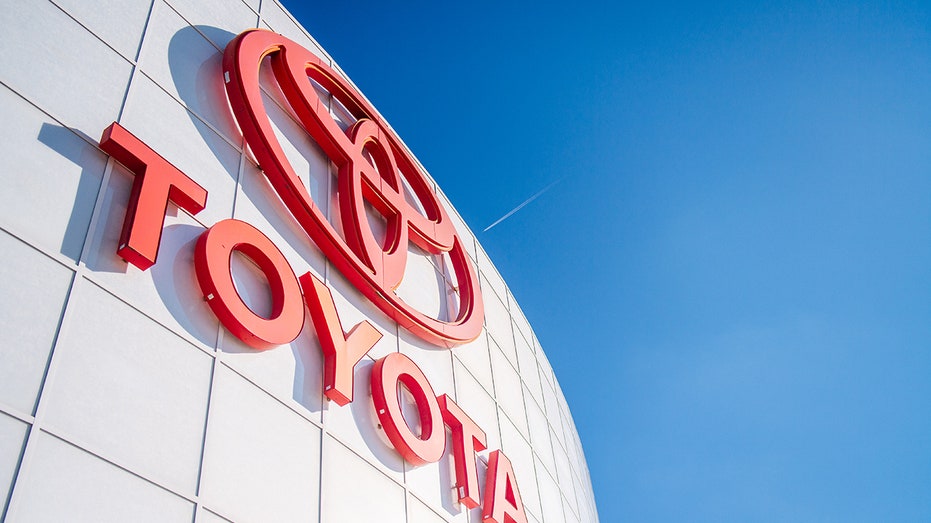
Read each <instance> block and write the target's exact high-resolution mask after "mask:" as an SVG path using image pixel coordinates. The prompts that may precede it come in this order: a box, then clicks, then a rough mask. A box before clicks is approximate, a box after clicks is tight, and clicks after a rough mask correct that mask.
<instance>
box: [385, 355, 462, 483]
mask: <svg viewBox="0 0 931 523" xmlns="http://www.w3.org/2000/svg"><path fill="white" fill-rule="evenodd" d="M402 383H403V384H404V385H405V386H407V390H409V391H410V393H411V395H413V396H414V401H416V402H417V412H418V413H419V414H420V436H419V437H418V436H417V435H416V434H414V433H413V432H412V431H411V428H410V427H409V426H408V424H407V421H406V420H405V419H404V414H403V413H402V412H401V403H400V400H399V398H398V386H399V385H400V384H402ZM372 399H373V400H374V402H375V411H376V412H377V413H378V420H379V421H380V422H381V424H382V426H383V427H384V428H385V433H386V434H387V435H388V440H390V441H391V444H392V445H394V448H395V450H397V451H398V452H399V453H400V454H401V456H403V457H404V459H406V460H407V461H408V463H411V464H413V465H424V464H426V463H433V462H435V461H438V460H439V459H440V457H441V456H442V455H443V451H445V450H446V431H444V430H443V418H442V414H441V413H440V404H439V403H438V402H437V401H436V395H435V394H434V393H433V387H431V386H430V382H429V381H427V377H426V376H424V375H423V371H421V370H420V367H418V366H417V364H416V363H414V362H413V360H411V359H410V358H408V357H407V356H405V355H403V354H401V353H400V352H392V353H391V354H389V355H387V356H385V357H384V358H382V359H380V360H378V361H376V362H375V368H374V369H372Z"/></svg>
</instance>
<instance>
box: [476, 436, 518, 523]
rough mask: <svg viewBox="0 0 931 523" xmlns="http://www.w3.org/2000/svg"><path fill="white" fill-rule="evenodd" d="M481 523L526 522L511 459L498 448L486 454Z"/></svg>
mask: <svg viewBox="0 0 931 523" xmlns="http://www.w3.org/2000/svg"><path fill="white" fill-rule="evenodd" d="M482 523H527V515H526V514H525V513H524V504H523V502H521V500H520V492H519V491H518V490H517V480H516V479H514V469H513V468H511V460H509V459H508V458H507V456H505V455H504V453H503V452H501V451H500V450H495V451H492V452H491V454H489V455H488V475H487V476H486V478H485V508H484V509H483V510H482Z"/></svg>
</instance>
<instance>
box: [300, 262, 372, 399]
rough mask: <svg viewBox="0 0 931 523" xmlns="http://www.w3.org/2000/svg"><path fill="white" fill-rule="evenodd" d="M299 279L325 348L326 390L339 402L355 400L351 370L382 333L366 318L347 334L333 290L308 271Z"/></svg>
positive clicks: (327, 395) (321, 346)
mask: <svg viewBox="0 0 931 523" xmlns="http://www.w3.org/2000/svg"><path fill="white" fill-rule="evenodd" d="M300 279H301V287H303V288H304V302H305V303H306V304H307V309H308V310H309V311H310V318H311V319H312V320H313V322H314V329H315V330H316V331H317V339H318V340H320V348H321V349H323V362H324V365H323V367H324V371H323V392H324V394H326V397H328V398H330V399H331V400H333V401H335V402H336V403H337V404H339V405H346V404H347V403H350V402H351V401H352V381H353V377H352V369H354V368H355V366H356V363H359V360H361V359H362V357H363V356H365V354H366V353H367V352H368V351H369V350H371V349H372V347H374V346H375V344H376V343H378V340H380V339H381V336H382V335H381V333H380V332H378V330H376V329H375V327H374V326H373V325H372V324H371V323H369V322H367V321H363V322H362V323H359V324H358V325H356V326H355V327H353V328H352V330H350V331H349V334H344V333H343V327H342V325H343V324H342V323H340V321H339V315H338V314H337V313H336V305H334V304H333V295H332V294H330V289H329V288H327V286H326V284H324V283H323V282H322V281H320V280H319V279H318V278H317V277H316V276H314V275H313V274H311V273H309V272H308V273H307V274H305V275H303V276H301V278H300Z"/></svg>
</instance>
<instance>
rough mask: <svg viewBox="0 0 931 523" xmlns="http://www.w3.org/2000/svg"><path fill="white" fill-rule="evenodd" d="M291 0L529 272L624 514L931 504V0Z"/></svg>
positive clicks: (529, 291) (883, 512) (603, 506)
mask: <svg viewBox="0 0 931 523" xmlns="http://www.w3.org/2000/svg"><path fill="white" fill-rule="evenodd" d="M286 4H287V6H288V8H289V9H290V10H291V11H292V13H294V14H295V16H296V17H298V18H299V20H300V21H301V23H302V24H303V25H304V26H305V27H306V28H307V29H308V30H309V31H310V32H311V34H313V35H314V36H315V37H316V38H317V40H318V41H319V42H320V43H321V44H322V45H323V46H324V47H325V48H326V49H327V51H328V52H330V53H331V55H332V56H333V57H334V59H335V60H336V61H337V62H338V63H339V64H340V66H341V67H342V68H343V69H344V70H345V71H346V72H347V73H348V74H349V76H350V77H351V78H352V79H353V80H354V81H355V83H356V84H357V85H358V86H359V87H360V89H361V90H362V91H363V92H364V93H365V94H366V96H368V98H369V99H370V100H372V102H373V103H374V105H375V106H376V107H377V108H378V109H379V110H380V111H381V112H382V114H383V115H385V117H386V118H387V119H388V121H389V122H390V123H391V124H392V126H393V127H394V128H395V129H396V130H397V131H398V134H399V135H400V136H401V137H402V138H403V139H404V140H405V142H406V143H407V144H408V145H409V146H410V147H411V149H412V150H413V151H414V154H415V155H417V157H418V158H419V159H420V160H421V161H422V162H423V164H424V165H425V166H426V167H427V169H428V170H429V171H430V173H431V175H432V176H433V177H434V178H435V179H436V180H437V181H438V182H439V184H440V185H441V187H443V189H444V190H445V192H446V193H447V194H448V195H449V196H450V198H451V199H452V201H453V203H454V205H455V206H456V207H457V209H458V210H459V211H460V213H461V214H462V215H463V217H464V218H465V219H466V221H467V222H468V223H469V225H470V226H471V228H472V229H473V231H475V232H476V234H477V235H478V238H479V240H480V241H481V242H482V244H483V245H484V247H485V249H486V250H487V251H488V253H489V254H490V256H491V257H492V259H493V261H494V262H495V264H496V265H497V266H498V268H499V270H500V271H501V273H502V275H503V276H504V278H505V279H506V281H507V282H508V284H509V286H510V287H511V289H512V291H513V293H514V295H515V296H516V297H517V300H518V301H519V303H520V304H521V306H522V308H523V309H524V311H525V312H526V315H527V316H528V318H529V320H530V322H531V324H532V325H533V326H534V329H535V331H536V333H537V335H538V336H539V338H540V340H541V343H542V345H543V348H544V350H545V351H546V354H547V356H548V357H549V359H550V360H551V362H552V364H553V367H554V368H555V372H556V375H557V378H558V379H559V382H560V384H561V385H562V388H563V391H564V392H565V394H566V397H567V399H568V401H569V404H570V407H571V409H572V413H573V415H574V418H575V421H576V424H577V425H578V428H579V430H580V433H581V438H582V442H583V445H584V448H585V452H586V457H587V459H588V465H589V468H590V470H591V474H592V480H593V483H594V488H595V495H596V501H597V504H598V509H599V514H600V517H601V520H602V521H603V522H614V521H779V522H782V521H843V522H848V521H931V3H927V2H925V3H919V2H914V3H899V2H871V3H865V2H863V3H852V2H851V3H834V2H810V3H797V4H788V3H774V2H768V3H767V5H765V6H758V5H756V4H757V3H756V2H746V3H744V2H739V3H734V4H716V5H713V6H707V5H702V4H681V3H675V2H672V3H663V4H661V5H655V6H654V5H651V6H645V5H646V4H650V3H649V2H638V3H637V4H638V5H631V6H628V5H623V4H620V3H614V2H605V3H586V2H580V1H574V2H560V3H556V4H549V3H539V2H534V3H530V2H526V3H521V5H509V4H505V3H500V2H490V3H473V2H455V3H447V2H410V3H405V4H404V5H402V6H397V5H392V3H390V2H377V3H371V4H368V3H366V2H324V3H318V2H313V3H311V2H296V1H290V2H286ZM318 4H319V5H318ZM557 180H561V181H559V183H556V184H555V185H553V186H552V188H551V189H550V190H549V191H547V192H545V193H544V194H542V195H541V196H540V197H539V198H537V199H536V200H534V201H533V202H531V203H530V204H528V205H526V206H525V207H524V208H522V209H521V210H520V211H518V212H516V213H515V214H513V215H512V216H511V217H509V218H508V219H506V220H504V221H502V222H501V223H499V224H497V225H496V226H495V227H493V228H492V229H490V230H488V231H487V232H482V231H483V229H485V228H486V227H488V226H489V225H491V224H492V223H494V222H495V221H496V220H498V219H499V218H501V217H502V216H503V215H505V214H506V213H507V212H508V211H510V210H511V209H513V208H514V207H516V206H517V205H518V204H520V203H521V202H523V201H525V200H526V199H527V198H529V197H531V196H532V195H534V194H535V193H537V192H538V191H540V190H541V189H543V188H544V187H546V186H547V185H550V184H552V183H553V182H556V181H557Z"/></svg>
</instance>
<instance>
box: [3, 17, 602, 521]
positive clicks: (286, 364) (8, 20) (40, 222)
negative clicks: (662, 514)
mask: <svg viewBox="0 0 931 523" xmlns="http://www.w3.org/2000/svg"><path fill="white" fill-rule="evenodd" d="M4 4H5V5H4V6H3V9H2V10H0V13H2V14H0V20H2V31H0V41H2V49H3V53H0V84H2V85H0V114H2V120H3V125H2V126H0V133H2V141H0V148H2V150H3V154H2V155H0V164H2V167H0V190H2V194H3V195H4V196H5V198H4V200H5V204H4V205H3V206H0V252H2V253H3V257H2V260H0V289H2V291H0V292H2V296H3V299H2V301H0V325H2V327H3V331H4V332H5V333H6V336H5V342H4V343H3V344H2V345H0V489H4V490H2V492H3V495H4V497H3V518H4V520H5V521H10V522H21V521H22V522H27V521H28V522H34V521H94V522H100V521H121V522H122V521H157V522H166V521H188V522H189V521H192V520H193V521H195V522H197V523H201V522H214V521H233V522H266V521H267V522H285V521H296V522H305V521H306V522H313V521H326V522H350V521H351V522H369V521H378V522H398V523H402V522H409V523H414V522H418V523H420V522H423V523H432V522H437V523H439V522H444V521H447V522H463V523H466V522H469V521H473V522H477V521H482V520H483V518H486V519H487V518H491V519H488V520H489V521H496V520H499V519H500V520H501V521H500V522H499V523H504V521H510V520H511V519H514V520H520V519H521V518H524V517H525V518H526V520H527V521H528V522H537V523H563V522H566V523H569V522H592V521H597V520H598V518H597V512H596V508H595V501H594V497H593V493H592V488H591V483H590V479H589V475H588V469H587V466H586V463H585V457H584V454H583V451H582V447H581V443H580V440H579V437H578V433H577V431H576V429H575V426H574V424H573V421H572V416H571V414H570V412H569V408H568V406H567V403H566V400H565V398H564V396H563V395H562V392H561V390H560V387H559V384H558V382H557V381H556V378H555V376H554V373H553V371H552V369H551V367H550V365H549V363H548V362H547V359H546V356H545V354H544V351H543V349H542V347H541V346H540V343H539V341H538V340H537V338H536V336H535V335H534V333H533V330H532V328H531V326H530V325H529V323H528V322H527V320H526V318H525V317H524V315H523V313H522V312H521V310H520V307H519V306H518V304H517V303H516V301H515V300H514V297H513V295H512V294H511V293H510V291H509V290H508V288H507V285H506V284H505V282H504V281H503V279H502V278H501V276H500V275H499V274H498V272H497V271H496V269H495V267H494V265H493V264H492V262H491V260H490V259H489V257H488V256H487V254H486V253H485V252H484V250H483V249H482V247H481V245H480V244H479V243H478V241H477V240H476V239H475V237H474V235H473V234H472V233H471V231H470V230H469V228H468V226H467V225H466V224H465V223H464V221H463V220H462V219H461V218H460V217H459V216H458V215H457V214H456V212H455V209H454V208H453V206H452V205H451V204H450V202H449V200H448V199H447V198H446V197H445V196H444V195H443V193H442V191H441V188H439V187H437V186H436V184H435V182H434V181H433V180H432V178H430V177H429V174H427V173H426V171H425V170H424V169H423V167H422V166H420V165H419V163H417V161H416V159H415V158H414V157H413V156H412V155H411V153H410V151H408V150H407V148H406V146H404V144H403V142H401V141H400V139H399V138H397V137H396V136H394V133H393V131H391V129H390V127H389V126H388V124H387V123H386V122H384V121H383V120H381V118H380V116H378V114H377V112H375V110H374V108H372V107H371V106H370V105H369V104H368V102H367V101H366V100H365V99H364V97H363V96H362V95H361V94H359V93H358V91H357V90H356V89H355V87H354V86H353V85H352V83H351V81H349V80H348V79H347V78H346V77H345V75H343V73H342V72H341V71H340V69H339V67H338V66H337V65H336V64H335V63H334V62H333V60H332V58H331V57H330V56H329V55H328V54H327V53H326V52H325V51H324V50H323V49H322V48H321V47H320V46H319V45H318V44H317V43H316V41H315V40H314V39H313V38H312V37H311V36H310V35H309V34H308V33H307V32H306V30H305V29H303V28H302V27H301V26H300V24H298V23H297V22H296V21H295V20H294V19H293V17H292V16H291V15H290V14H289V13H288V12H287V11H286V10H285V9H284V8H282V7H281V6H280V5H279V4H278V3H277V2H275V1H273V0H207V1H199V0H198V1H195V0H107V1H102V2H81V1H75V0H35V1H18V0H17V1H9V2H5V3H4ZM256 28H257V29H258V31H255V30H254V29H256ZM250 30H253V31H251V32H247V31H250ZM237 35H240V36H237ZM285 56H290V57H298V58H300V59H301V60H302V62H301V63H302V64H303V63H313V64H317V65H315V66H314V67H316V69H313V71H311V73H313V74H311V77H312V78H313V79H314V81H313V82H311V81H309V80H308V81H307V82H304V83H303V84H301V85H303V87H301V86H298V87H295V86H294V85H291V84H289V83H288V82H289V78H294V76H293V71H286V66H287V65H288V64H289V63H290V62H289V61H288V60H291V59H290V58H288V59H286V58H285ZM294 59H297V58H294ZM276 60H277V62H276ZM276 64H277V65H276ZM276 67H277V69H276ZM305 72H306V71H305ZM288 74H291V75H292V76H290V77H289V76H288ZM298 83H300V82H298ZM302 102H306V103H307V105H302V104H301V103H302ZM252 111H257V112H252ZM256 115H258V116H256ZM321 115H324V116H326V118H324V120H325V121H324V122H323V123H319V125H318V128H315V130H314V131H313V132H311V131H309V130H308V127H314V125H313V124H312V123H310V124H309V122H313V121H316V120H313V119H314V118H317V117H321V118H323V116H321ZM366 121H367V123H366ZM114 122H116V125H113V124H114ZM363 124H364V125H363ZM334 129H338V130H340V131H342V134H341V136H335V137H334V134H333V130H334ZM328 133H330V134H328ZM337 134H338V133H337ZM347 136H348V137H349V138H348V139H347V138H346V137H347ZM328 137H330V138H332V140H329V139H328ZM263 140H265V142H263ZM269 143H270V144H271V145H269ZM276 144H277V146H278V147H277V148H276V147H275V145H276ZM353 147H355V149H353ZM351 158H360V159H365V161H367V163H366V164H365V165H363V164H362V160H360V161H359V162H355V163H353V162H352V161H351ZM276 160H284V161H285V167H284V168H283V170H276V167H275V165H273V163H274V162H275V161H276ZM395 164H397V165H395ZM388 170H391V171H393V172H400V173H401V175H400V176H397V175H396V176H394V177H392V176H388V175H385V174H384V173H386V172H388ZM379 173H380V174H379ZM172 176H174V177H175V178H172ZM289 176H290V177H289ZM351 177H354V178H351ZM344 179H350V180H352V181H349V182H347V181H341V180H344ZM143 180H145V182H143ZM289 183H291V184H296V185H289ZM159 184H161V185H159ZM298 185H299V187H298ZM346 194H352V195H353V196H351V197H348V196H346ZM153 209H154V210H153ZM350 214H352V216H351V217H350ZM418 215H423V216H426V219H423V216H420V217H418ZM315 220H318V221H315ZM441 229H442V234H441ZM208 231H209V234H208ZM263 238H264V240H263ZM392 239H393V240H396V241H390V240H392ZM225 240H230V241H231V242H232V243H229V242H226V241H225ZM373 241H374V242H375V246H376V248H379V247H380V248H381V250H373V249H372V247H371V246H372V245H373V244H372V242H373ZM266 242H267V243H266ZM388 244H391V245H388ZM392 249H396V250H392ZM385 252H387V254H384V253H385ZM373 254H374V255H373ZM224 264H225V265H224ZM401 276H403V278H402V277H401ZM295 303H296V305H295ZM243 307H245V308H243ZM295 311H297V312H295ZM288 314H291V315H290V316H288ZM286 316H288V318H287V319H286V318H285V317H286ZM292 327H293V328H292ZM289 328H291V330H290V331H288V329H289ZM283 331H288V332H283ZM289 333H290V334H289ZM356 360H358V361H356ZM385 391H387V392H385ZM440 417H442V422H441V421H440V420H439V418H440ZM463 421H466V423H463ZM431 427H432V430H431ZM463 427H466V429H463ZM468 427H472V428H473V429H475V428H476V427H477V429H478V430H479V431H480V432H481V434H479V432H476V431H475V430H473V431H472V432H469V430H468ZM463 431H465V432H463ZM406 445H407V447H406ZM463 445H465V448H463ZM471 447H475V448H474V451H475V452H471V451H470V450H471ZM482 447H484V450H482ZM473 461H474V462H473ZM470 480H471V481H472V483H470ZM496 503H497V505H495V504H496ZM470 505H474V508H470ZM492 505H495V506H492Z"/></svg>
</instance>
